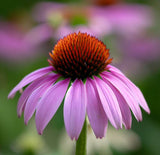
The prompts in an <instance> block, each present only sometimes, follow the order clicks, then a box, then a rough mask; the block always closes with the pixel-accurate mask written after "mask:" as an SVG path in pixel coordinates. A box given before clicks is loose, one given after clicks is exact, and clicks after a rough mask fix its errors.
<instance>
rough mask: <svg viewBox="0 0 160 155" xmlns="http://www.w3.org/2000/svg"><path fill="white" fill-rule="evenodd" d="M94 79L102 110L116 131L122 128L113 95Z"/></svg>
mask: <svg viewBox="0 0 160 155" xmlns="http://www.w3.org/2000/svg"><path fill="white" fill-rule="evenodd" d="M94 78H95V80H94V81H95V84H96V87H97V91H98V94H99V97H100V100H101V103H102V106H103V109H104V111H105V113H106V115H107V117H108V119H109V120H110V122H111V124H112V125H113V126H114V127H115V128H116V129H119V128H122V114H121V111H120V107H119V104H118V101H117V98H116V96H115V94H114V93H113V91H112V89H111V88H110V87H109V86H108V85H107V84H106V83H105V82H104V81H103V80H101V79H100V78H97V77H94Z"/></svg>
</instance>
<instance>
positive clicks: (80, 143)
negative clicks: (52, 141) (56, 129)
mask: <svg viewBox="0 0 160 155" xmlns="http://www.w3.org/2000/svg"><path fill="white" fill-rule="evenodd" d="M86 144H87V121H86V119H85V121H84V125H83V128H82V131H81V134H80V136H79V138H78V140H77V142H76V155H86V154H87V149H86Z"/></svg>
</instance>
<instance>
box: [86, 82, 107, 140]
mask: <svg viewBox="0 0 160 155" xmlns="http://www.w3.org/2000/svg"><path fill="white" fill-rule="evenodd" d="M86 92H87V115H88V118H89V122H90V124H91V127H92V129H93V131H94V134H95V135H96V137H97V138H102V137H104V136H105V134H106V130H107V125H108V119H107V116H106V113H105V111H104V109H103V107H102V103H101V101H100V99H99V96H98V92H97V91H96V90H95V89H94V86H93V84H92V80H91V79H88V80H87V81H86Z"/></svg>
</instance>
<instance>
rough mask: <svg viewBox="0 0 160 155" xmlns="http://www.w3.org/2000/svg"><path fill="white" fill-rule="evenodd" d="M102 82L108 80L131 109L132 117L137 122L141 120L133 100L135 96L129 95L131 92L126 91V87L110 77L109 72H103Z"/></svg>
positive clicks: (137, 106) (139, 111) (135, 102)
mask: <svg viewBox="0 0 160 155" xmlns="http://www.w3.org/2000/svg"><path fill="white" fill-rule="evenodd" d="M103 74H104V76H103V78H104V80H108V81H109V82H110V83H112V84H113V85H114V86H115V87H116V88H117V89H118V91H119V92H120V93H121V95H122V96H123V97H124V99H125V100H126V102H127V104H128V106H129V107H130V108H131V110H132V112H133V114H134V116H135V117H136V119H137V120H138V121H141V120H142V113H141V109H140V107H139V105H138V102H137V100H136V99H135V96H133V94H132V93H131V91H130V90H129V89H128V87H127V86H126V85H125V84H124V83H123V82H122V81H121V80H119V79H118V78H116V77H115V76H113V75H112V73H109V72H107V73H106V72H103Z"/></svg>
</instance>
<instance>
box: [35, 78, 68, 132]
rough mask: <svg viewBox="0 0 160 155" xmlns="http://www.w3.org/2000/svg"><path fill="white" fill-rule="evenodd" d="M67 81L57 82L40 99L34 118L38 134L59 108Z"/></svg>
mask: <svg viewBox="0 0 160 155" xmlns="http://www.w3.org/2000/svg"><path fill="white" fill-rule="evenodd" d="M69 81H70V80H69V79H66V80H62V81H59V82H57V83H56V84H55V85H53V86H52V87H50V88H49V89H48V90H47V91H46V92H45V94H44V95H43V97H42V98H41V100H40V102H39V104H38V106H37V108H36V109H37V110H36V116H35V117H36V127H37V131H38V133H39V134H42V133H43V130H44V128H45V127H46V126H47V124H48V122H49V121H50V120H51V118H52V117H53V116H54V114H55V113H56V111H57V109H58V107H59V106H60V104H61V102H62V100H63V98H64V96H65V93H66V91H67V87H68V85H69Z"/></svg>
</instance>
